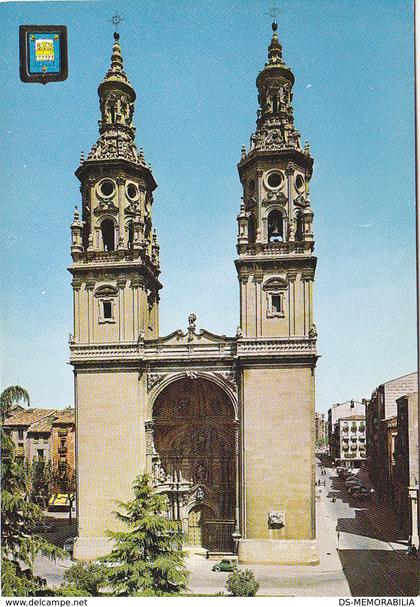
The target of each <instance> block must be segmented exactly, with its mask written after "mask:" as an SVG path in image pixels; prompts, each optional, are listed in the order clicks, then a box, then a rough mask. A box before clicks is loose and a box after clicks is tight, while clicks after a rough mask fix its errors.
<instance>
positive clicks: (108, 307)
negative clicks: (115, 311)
mask: <svg viewBox="0 0 420 607" xmlns="http://www.w3.org/2000/svg"><path fill="white" fill-rule="evenodd" d="M103 306H104V318H106V319H108V318H112V303H111V302H110V301H104V302H103Z"/></svg>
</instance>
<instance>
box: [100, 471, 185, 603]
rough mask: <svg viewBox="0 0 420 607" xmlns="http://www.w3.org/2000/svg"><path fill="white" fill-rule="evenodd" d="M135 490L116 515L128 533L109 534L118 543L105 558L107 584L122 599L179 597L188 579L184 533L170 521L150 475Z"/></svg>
mask: <svg viewBox="0 0 420 607" xmlns="http://www.w3.org/2000/svg"><path fill="white" fill-rule="evenodd" d="M133 490H134V499H133V501H131V502H127V503H124V502H118V505H119V506H120V508H121V509H122V510H123V512H116V513H114V514H115V515H116V517H117V518H118V520H120V521H121V522H123V523H124V524H125V525H126V526H127V527H128V531H119V532H108V535H109V537H110V538H111V539H113V540H114V542H115V545H114V548H113V550H112V552H111V553H110V554H109V555H108V556H107V557H104V558H103V559H102V562H103V563H104V565H106V566H105V567H104V569H105V571H106V577H107V580H108V584H109V585H110V586H111V587H112V588H113V590H114V592H115V593H116V594H117V595H119V596H137V595H148V596H164V595H173V594H177V593H179V592H180V591H181V590H184V589H185V588H186V585H187V580H188V571H187V570H186V568H185V563H184V558H185V556H186V554H185V552H183V551H182V540H183V533H182V531H181V529H180V527H179V524H178V522H177V521H172V520H169V519H168V518H167V516H166V508H167V500H166V498H165V497H164V496H162V495H159V494H156V493H153V490H152V487H151V485H150V481H149V476H148V475H147V474H143V475H142V476H139V477H137V478H136V480H135V481H134V483H133Z"/></svg>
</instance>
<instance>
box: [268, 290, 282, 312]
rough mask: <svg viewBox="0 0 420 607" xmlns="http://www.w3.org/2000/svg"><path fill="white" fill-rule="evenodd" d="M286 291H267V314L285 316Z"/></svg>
mask: <svg viewBox="0 0 420 607" xmlns="http://www.w3.org/2000/svg"><path fill="white" fill-rule="evenodd" d="M284 315H285V314H284V293H267V316H268V317H273V316H276V317H281V318H282V317H284Z"/></svg>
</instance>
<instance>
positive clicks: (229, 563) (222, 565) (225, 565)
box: [212, 556, 238, 571]
mask: <svg viewBox="0 0 420 607" xmlns="http://www.w3.org/2000/svg"><path fill="white" fill-rule="evenodd" d="M237 568H238V557H237V556H229V557H225V558H223V559H222V560H221V561H219V562H218V563H216V564H215V565H213V567H212V571H235V570H236V569H237Z"/></svg>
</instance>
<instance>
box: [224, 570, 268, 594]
mask: <svg viewBox="0 0 420 607" xmlns="http://www.w3.org/2000/svg"><path fill="white" fill-rule="evenodd" d="M259 587H260V585H259V583H258V582H257V580H256V579H255V578H254V574H253V573H252V571H251V569H245V571H234V572H233V573H231V574H230V575H229V577H228V579H227V580H226V589H227V590H228V591H229V592H230V594H231V595H232V596H255V595H256V594H257V592H258V589H259Z"/></svg>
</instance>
